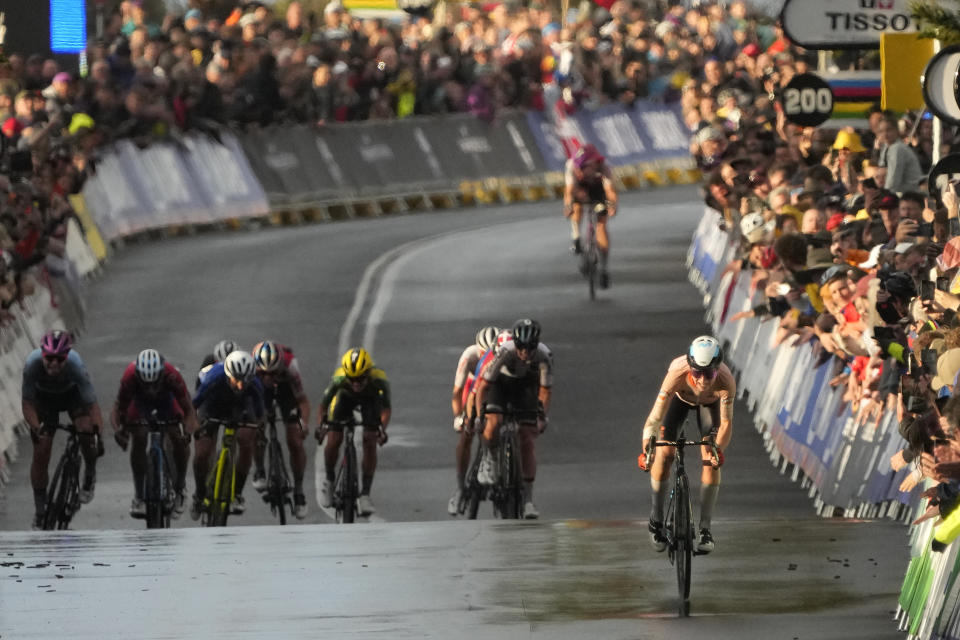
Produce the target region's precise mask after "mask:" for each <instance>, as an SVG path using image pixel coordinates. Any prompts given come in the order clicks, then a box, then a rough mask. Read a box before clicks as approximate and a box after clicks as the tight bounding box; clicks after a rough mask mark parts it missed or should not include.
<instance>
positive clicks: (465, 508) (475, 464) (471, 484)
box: [459, 438, 483, 520]
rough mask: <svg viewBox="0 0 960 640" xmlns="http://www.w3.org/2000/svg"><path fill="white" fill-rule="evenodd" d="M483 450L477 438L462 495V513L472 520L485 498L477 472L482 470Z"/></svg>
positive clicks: (474, 518) (475, 517)
mask: <svg viewBox="0 0 960 640" xmlns="http://www.w3.org/2000/svg"><path fill="white" fill-rule="evenodd" d="M482 455H483V450H482V449H481V447H480V440H479V438H478V439H477V452H476V454H475V455H474V456H473V460H472V461H471V462H470V466H469V467H468V468H467V475H466V477H465V478H464V482H463V494H462V495H461V496H460V505H459V507H460V513H465V514H466V515H467V518H468V519H470V520H476V519H477V512H478V511H479V510H480V501H481V500H483V488H482V487H481V486H480V483H479V482H477V472H478V471H479V470H480V458H481V456H482Z"/></svg>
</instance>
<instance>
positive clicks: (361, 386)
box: [316, 347, 391, 516]
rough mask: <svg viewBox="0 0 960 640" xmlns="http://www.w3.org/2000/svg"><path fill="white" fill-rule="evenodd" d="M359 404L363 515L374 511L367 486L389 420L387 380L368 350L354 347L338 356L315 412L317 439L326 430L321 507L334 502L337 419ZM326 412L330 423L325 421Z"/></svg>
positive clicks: (359, 502) (359, 507)
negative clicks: (361, 439)
mask: <svg viewBox="0 0 960 640" xmlns="http://www.w3.org/2000/svg"><path fill="white" fill-rule="evenodd" d="M358 407H359V408H360V414H361V420H362V422H363V465H362V468H361V470H360V471H361V475H362V477H363V480H362V484H361V487H360V497H359V498H358V499H357V511H358V513H359V514H360V515H362V516H369V515H370V514H372V513H373V512H374V507H373V502H372V501H371V500H370V487H371V486H372V485H373V474H374V472H375V471H376V470H377V445H378V444H379V445H384V444H386V442H387V426H388V425H389V424H390V413H391V411H390V384H389V383H388V382H387V375H386V374H385V373H384V372H383V370H382V369H378V368H377V367H375V366H374V364H373V359H372V358H371V357H370V354H369V353H367V350H366V349H363V348H358V347H355V348H353V349H350V350H349V351H347V352H346V353H344V354H343V357H342V358H341V359H340V366H339V367H338V368H337V370H336V371H334V373H333V378H332V379H331V380H330V384H329V385H327V388H326V390H325V391H324V392H323V399H321V400H320V408H319V411H318V415H317V434H316V435H317V441H318V442H323V439H324V437H326V436H327V435H328V432H329V437H327V444H326V445H325V448H324V450H323V461H324V465H325V470H326V479H325V480H324V481H323V490H322V496H321V500H322V504H323V506H324V508H330V506H331V505H332V504H333V482H334V473H335V471H336V468H337V455H338V453H339V451H340V443H342V442H343V427H341V426H338V425H337V424H336V423H337V422H340V421H345V420H349V419H350V417H351V415H352V414H353V410H354V409H356V408H358ZM327 416H330V419H331V421H332V422H333V424H331V425H328V424H327Z"/></svg>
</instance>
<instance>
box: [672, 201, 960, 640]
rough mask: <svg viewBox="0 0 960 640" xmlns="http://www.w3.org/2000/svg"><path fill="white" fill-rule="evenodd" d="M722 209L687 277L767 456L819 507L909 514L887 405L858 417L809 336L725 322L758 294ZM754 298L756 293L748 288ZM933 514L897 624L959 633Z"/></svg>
mask: <svg viewBox="0 0 960 640" xmlns="http://www.w3.org/2000/svg"><path fill="white" fill-rule="evenodd" d="M721 221H722V217H721V216H720V214H719V213H717V212H716V211H713V210H711V209H707V210H706V211H705V212H704V215H703V218H702V219H701V221H700V225H699V226H698V227H697V230H696V232H695V233H694V237H693V241H692V242H691V245H690V250H689V252H688V260H687V264H688V266H689V268H690V280H691V282H693V283H694V285H696V286H697V287H698V288H699V289H700V291H701V292H703V294H704V304H705V306H706V307H707V320H708V322H710V324H711V326H712V327H713V330H714V335H716V336H717V337H718V338H719V339H721V340H722V341H723V342H724V344H725V345H726V348H727V352H726V353H727V361H728V363H729V364H730V365H731V366H732V367H733V368H734V369H735V370H736V371H737V373H738V374H739V387H738V395H739V396H740V397H741V398H744V397H745V398H746V400H747V403H748V405H749V407H750V409H751V411H752V412H753V418H754V423H755V425H756V427H757V429H758V430H759V431H760V432H761V433H763V435H764V439H765V442H766V443H767V448H768V451H769V452H770V457H771V461H772V462H773V463H774V464H775V465H778V466H779V467H780V469H781V471H782V472H783V471H786V470H787V469H792V477H793V479H794V480H795V481H800V482H801V483H802V486H806V487H809V488H810V496H811V498H814V505H815V506H816V508H817V510H818V511H819V513H820V514H822V515H825V516H832V515H843V516H846V517H867V518H875V517H893V518H898V519H901V520H905V521H911V520H913V519H915V518H916V517H917V516H919V514H920V513H921V512H922V511H923V509H924V507H925V503H926V501H925V500H924V501H921V500H919V499H918V494H919V492H920V491H921V490H922V487H921V488H917V489H915V490H914V491H913V492H911V493H902V492H900V491H899V486H900V483H901V482H902V480H903V478H904V477H905V476H906V474H907V473H909V469H903V470H901V471H900V472H897V473H894V472H893V470H892V469H891V468H890V462H889V460H890V457H891V456H892V455H893V454H894V453H896V452H897V451H898V450H900V449H901V448H903V447H904V446H905V444H906V443H905V442H904V440H903V438H901V437H900V434H899V433H898V431H897V419H896V415H895V414H894V413H893V412H884V413H883V414H882V415H881V417H880V419H879V420H876V421H874V422H873V423H864V422H861V421H859V420H857V416H854V415H852V413H851V411H850V409H849V407H847V406H846V405H845V404H844V403H843V401H842V395H843V391H842V390H841V389H840V388H839V387H838V388H833V387H830V385H829V379H830V374H831V373H832V371H829V364H822V365H821V366H819V367H814V364H815V363H814V362H813V357H814V352H813V350H812V348H811V347H810V346H809V345H800V346H792V345H785V344H781V345H779V346H776V347H774V346H773V344H772V339H773V337H774V334H775V332H776V328H777V324H778V323H777V321H776V320H775V319H772V320H766V321H764V320H762V319H756V318H747V319H743V320H738V321H736V322H729V321H727V318H729V317H730V316H731V315H733V314H734V313H735V312H737V311H743V310H747V309H750V308H752V306H754V303H757V304H758V303H760V301H761V299H762V294H761V295H757V296H755V295H754V293H755V292H752V291H750V288H749V282H748V278H747V277H745V276H744V277H739V278H736V277H734V276H733V275H731V274H724V273H723V269H724V267H725V266H726V265H727V264H728V263H729V262H730V261H731V260H733V259H734V258H735V257H736V254H737V250H738V246H737V245H738V242H739V240H738V239H732V238H730V237H729V236H728V234H727V233H726V232H725V231H723V230H721V228H720V223H721ZM754 297H756V298H757V299H756V300H754V299H753V298H754ZM933 522H934V521H933V520H929V521H926V522H924V523H921V524H920V525H917V526H914V527H913V529H912V531H911V548H912V553H911V555H912V559H911V561H910V565H909V567H908V569H907V574H906V577H905V578H904V583H903V587H902V589H901V595H900V599H899V605H900V610H899V612H898V619H899V621H900V628H901V629H902V630H904V631H906V632H908V633H909V637H910V638H918V639H919V638H922V639H924V640H926V639H941V638H942V639H960V579H958V578H960V566H958V562H960V555H958V551H957V545H956V544H954V545H951V547H950V548H949V549H948V550H947V551H945V552H944V553H932V552H931V551H930V541H931V538H932V536H933Z"/></svg>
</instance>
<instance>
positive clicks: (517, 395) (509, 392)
mask: <svg viewBox="0 0 960 640" xmlns="http://www.w3.org/2000/svg"><path fill="white" fill-rule="evenodd" d="M539 390H540V383H539V381H538V380H537V379H536V378H530V377H527V378H509V377H506V376H499V377H498V378H497V380H496V381H495V382H494V383H493V384H492V385H490V391H489V393H488V394H487V402H486V404H485V405H484V411H486V412H487V413H504V411H505V410H506V409H511V410H513V411H516V412H518V413H524V414H532V413H536V412H537V409H538V407H539V404H538V402H537V392H538V391H539Z"/></svg>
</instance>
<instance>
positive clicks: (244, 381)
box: [190, 350, 263, 520]
mask: <svg viewBox="0 0 960 640" xmlns="http://www.w3.org/2000/svg"><path fill="white" fill-rule="evenodd" d="M255 370H256V364H255V363H254V361H253V356H252V355H250V354H249V353H247V352H246V351H240V350H234V351H232V352H230V354H229V355H228V356H227V357H226V358H225V359H224V361H223V362H218V363H216V364H214V365H213V366H212V367H210V370H209V371H207V374H206V375H205V376H204V378H203V383H202V384H201V385H200V389H199V390H198V391H197V394H196V395H195V396H194V397H193V406H194V407H195V408H196V410H197V417H198V418H199V420H200V429H198V430H197V432H196V433H194V434H193V438H194V440H195V441H196V445H195V447H194V453H193V478H194V481H195V482H196V488H197V491H196V493H194V494H193V504H192V505H191V507H190V517H191V518H193V519H194V520H199V519H200V512H201V511H202V507H203V498H204V496H205V493H206V489H207V473H208V472H209V470H210V458H211V454H212V453H213V449H214V442H215V441H216V438H217V432H218V430H219V426H218V425H216V424H215V423H213V422H211V420H218V421H223V422H262V420H263V387H262V386H261V385H260V381H259V380H258V379H257V376H256V373H255ZM236 437H237V445H238V448H239V452H238V455H237V467H236V472H237V478H236V483H237V484H236V496H235V498H234V501H233V503H232V504H231V505H230V511H231V512H232V513H235V514H242V513H243V512H244V511H246V508H247V505H246V502H245V501H244V499H243V485H244V483H245V482H246V480H247V473H248V472H249V471H250V463H251V462H252V461H253V449H254V442H255V440H256V437H257V436H256V434H255V433H254V432H253V430H252V429H238V430H237V436H236Z"/></svg>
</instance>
